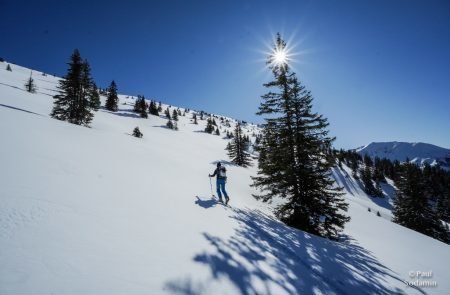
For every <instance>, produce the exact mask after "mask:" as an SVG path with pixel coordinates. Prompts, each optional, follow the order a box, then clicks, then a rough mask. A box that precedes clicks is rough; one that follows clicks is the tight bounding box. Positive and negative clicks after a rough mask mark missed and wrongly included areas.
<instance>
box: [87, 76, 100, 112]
mask: <svg viewBox="0 0 450 295" xmlns="http://www.w3.org/2000/svg"><path fill="white" fill-rule="evenodd" d="M90 91H91V94H90V96H91V108H92V109H93V110H94V111H98V110H99V109H100V106H101V102H100V93H99V91H98V88H97V85H96V84H95V83H94V82H93V83H92V87H91V90H90Z"/></svg>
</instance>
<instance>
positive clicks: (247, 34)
mask: <svg viewBox="0 0 450 295" xmlns="http://www.w3.org/2000/svg"><path fill="white" fill-rule="evenodd" d="M0 8H1V17H0V24H1V25H0V38H1V45H0V56H1V57H3V58H5V59H6V60H7V61H10V62H13V63H17V64H19V65H23V66H27V67H31V68H35V69H38V70H42V71H46V72H49V73H55V74H57V75H64V74H65V72H66V69H67V65H66V62H67V61H68V58H69V56H70V54H71V53H72V51H73V49H74V48H78V49H79V50H80V52H81V55H82V56H83V57H85V58H87V59H88V60H89V62H90V64H91V67H92V70H93V76H94V78H95V80H96V81H97V84H99V85H100V86H102V87H105V86H107V85H108V84H109V83H110V81H111V80H112V79H114V80H115V81H116V82H117V84H118V87H119V91H120V92H121V93H125V94H144V95H145V96H146V97H148V98H156V99H158V100H162V101H163V102H166V103H170V104H174V105H179V106H185V107H190V108H192V109H203V110H206V111H210V112H215V113H220V114H224V115H229V116H232V117H235V118H238V119H242V120H247V121H252V122H257V123H259V122H262V120H261V118H259V117H258V116H256V115H255V112H256V111H257V107H258V105H259V103H260V95H261V94H263V93H264V92H265V89H264V87H263V86H262V84H263V83H264V82H267V81H268V80H269V79H270V78H271V76H270V72H269V71H267V70H266V69H265V68H264V58H265V56H264V53H263V51H264V50H266V51H267V45H268V44H269V43H270V42H271V40H272V38H273V35H274V34H275V33H276V32H281V33H282V34H283V37H284V38H285V39H287V40H292V41H291V46H292V45H293V44H296V47H295V51H296V52H301V53H302V54H300V55H297V56H296V60H297V62H296V63H295V64H293V67H294V69H295V71H296V72H297V74H298V76H299V78H300V80H301V81H302V82H303V83H304V84H305V85H306V87H307V88H308V89H309V90H311V91H312V93H313V95H314V97H315V101H314V108H315V110H316V111H318V112H320V113H322V114H324V115H325V116H326V117H328V119H329V121H330V124H331V125H330V130H331V133H332V135H334V136H337V141H336V146H337V147H343V148H352V147H356V146H359V145H363V144H366V143H369V142H371V141H391V140H398V141H423V142H429V143H433V144H436V145H440V146H443V147H447V148H449V147H450V1H446V0H442V1H437V0H429V1H425V0H423V1H418V0H417V1H414V0H407V1H406V0H405V1H397V0H386V1H384V0H382V1H380V0H378V1H368V0H367V1H363V0H361V1H332V0H330V1H300V0H297V1H226V0H223V1H187V0H185V1H182V0H180V1H170V0H169V1H162V0H161V1H150V0H149V1H145V0H141V1H133V0H129V1H114V0H112V1H82V0H79V1H60V0H59V1H56V0H55V1H48V0H42V1H22V0H0ZM288 45H289V44H288Z"/></svg>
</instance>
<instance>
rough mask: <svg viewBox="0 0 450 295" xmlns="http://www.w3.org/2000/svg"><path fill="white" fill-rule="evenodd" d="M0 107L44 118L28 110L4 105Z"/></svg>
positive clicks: (0, 104)
mask: <svg viewBox="0 0 450 295" xmlns="http://www.w3.org/2000/svg"><path fill="white" fill-rule="evenodd" d="M0 107H4V108H8V109H12V110H16V111H21V112H25V113H28V114H33V115H38V116H42V117H44V115H41V114H38V113H35V112H32V111H28V110H25V109H21V108H16V107H13V106H9V105H6V104H2V103H0Z"/></svg>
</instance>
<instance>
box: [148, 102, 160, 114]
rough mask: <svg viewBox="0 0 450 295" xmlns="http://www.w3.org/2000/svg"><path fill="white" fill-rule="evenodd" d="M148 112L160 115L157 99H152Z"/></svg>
mask: <svg viewBox="0 0 450 295" xmlns="http://www.w3.org/2000/svg"><path fill="white" fill-rule="evenodd" d="M148 112H149V113H150V114H151V115H154V116H159V111H158V106H157V105H156V101H153V100H152V101H150V106H149V107H148Z"/></svg>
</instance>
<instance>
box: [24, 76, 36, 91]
mask: <svg viewBox="0 0 450 295" xmlns="http://www.w3.org/2000/svg"><path fill="white" fill-rule="evenodd" d="M25 89H26V90H27V91H28V92H30V93H36V84H34V80H33V77H32V74H30V78H28V80H27V82H26V83H25Z"/></svg>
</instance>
